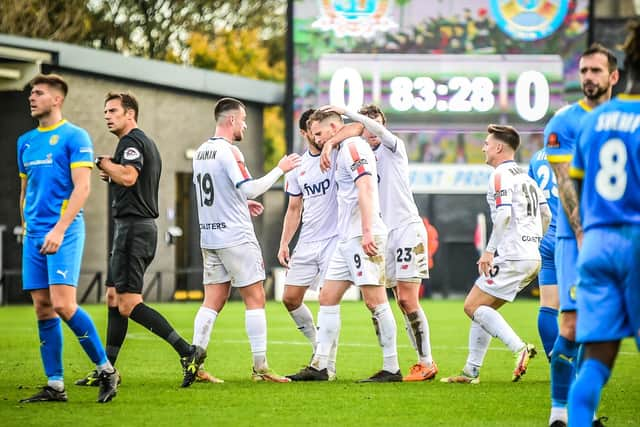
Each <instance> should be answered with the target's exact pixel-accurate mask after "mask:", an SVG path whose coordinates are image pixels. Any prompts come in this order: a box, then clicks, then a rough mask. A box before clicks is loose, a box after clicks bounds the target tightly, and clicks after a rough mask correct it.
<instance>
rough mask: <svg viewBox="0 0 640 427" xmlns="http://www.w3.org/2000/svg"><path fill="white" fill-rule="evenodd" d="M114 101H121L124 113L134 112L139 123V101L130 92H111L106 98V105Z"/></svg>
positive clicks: (134, 116)
mask: <svg viewBox="0 0 640 427" xmlns="http://www.w3.org/2000/svg"><path fill="white" fill-rule="evenodd" d="M112 99H119V100H120V103H121V104H122V108H124V111H127V110H133V113H134V114H133V118H134V120H135V121H136V122H137V121H138V100H137V99H136V98H135V96H133V95H132V94H131V93H129V92H109V93H107V95H106V96H105V97H104V103H105V104H106V103H107V102H109V101H111V100H112Z"/></svg>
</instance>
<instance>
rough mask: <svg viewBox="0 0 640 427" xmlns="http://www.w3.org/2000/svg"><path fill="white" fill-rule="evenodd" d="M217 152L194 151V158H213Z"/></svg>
mask: <svg viewBox="0 0 640 427" xmlns="http://www.w3.org/2000/svg"><path fill="white" fill-rule="evenodd" d="M217 154H218V150H202V151H196V154H195V159H196V160H215V159H216V155H217Z"/></svg>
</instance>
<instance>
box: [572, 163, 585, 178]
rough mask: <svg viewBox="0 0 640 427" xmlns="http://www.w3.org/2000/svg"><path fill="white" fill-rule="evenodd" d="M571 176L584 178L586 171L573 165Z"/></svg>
mask: <svg viewBox="0 0 640 427" xmlns="http://www.w3.org/2000/svg"><path fill="white" fill-rule="evenodd" d="M569 177H571V178H578V179H582V178H584V171H583V170H582V169H578V168H574V167H573V166H572V167H570V168H569Z"/></svg>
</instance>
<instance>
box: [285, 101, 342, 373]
mask: <svg viewBox="0 0 640 427" xmlns="http://www.w3.org/2000/svg"><path fill="white" fill-rule="evenodd" d="M314 111H315V110H313V109H309V110H306V111H305V112H303V113H302V115H301V116H300V122H299V125H300V126H299V127H300V135H301V136H302V138H304V139H305V140H306V141H307V148H308V149H307V151H306V152H305V153H304V154H303V155H302V162H301V164H300V166H299V167H298V168H296V169H294V170H292V171H291V172H289V173H288V174H287V175H286V176H285V192H286V193H287V194H288V196H289V204H288V206H287V212H286V213H285V216H284V224H283V227H282V236H281V238H280V248H279V249H278V260H279V261H280V264H282V266H283V267H286V268H287V275H286V279H285V286H284V293H283V295H282V302H283V304H284V305H285V307H286V309H287V311H288V312H289V315H290V316H291V318H292V319H293V321H294V322H295V324H296V326H297V327H298V330H299V331H300V332H301V333H302V334H303V335H304V336H305V337H307V339H308V340H309V342H310V343H311V345H312V347H313V350H314V352H315V348H316V325H315V324H314V321H313V314H311V310H309V307H307V305H306V304H304V302H303V299H304V294H305V292H306V291H307V289H311V290H314V291H317V290H318V289H319V287H320V284H321V281H322V280H323V279H324V274H325V272H326V269H327V266H328V265H329V259H330V258H331V254H332V253H333V250H334V248H335V245H336V242H337V236H338V232H337V229H336V226H337V217H336V214H337V212H338V200H337V198H336V185H335V178H334V169H330V170H328V171H326V172H322V171H321V170H320V151H321V149H322V147H321V146H320V145H318V144H316V142H315V141H314V139H313V137H312V135H311V133H310V132H308V129H307V120H309V117H310V116H311V114H313V112H314ZM301 222H302V225H301V228H300V235H299V236H298V242H297V244H296V247H295V249H294V250H293V253H292V254H291V256H290V254H289V243H290V242H291V239H292V238H293V236H294V234H295V232H296V230H297V229H298V226H300V224H301ZM336 350H337V340H336V342H335V343H334V345H333V347H332V351H331V354H330V356H329V365H328V373H329V379H330V380H333V379H335V378H336V366H335V362H336Z"/></svg>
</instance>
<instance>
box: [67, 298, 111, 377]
mask: <svg viewBox="0 0 640 427" xmlns="http://www.w3.org/2000/svg"><path fill="white" fill-rule="evenodd" d="M67 325H69V327H70V328H71V330H72V331H73V333H74V334H76V336H77V337H78V341H80V345H81V346H82V348H83V349H84V351H85V353H87V355H88V356H89V358H91V360H92V361H93V363H95V364H96V365H103V364H105V363H106V362H107V354H106V353H105V351H104V346H103V345H102V342H101V341H100V335H98V331H97V330H96V325H95V324H94V323H93V320H91V317H89V314H87V312H86V311H84V310H83V309H82V308H81V307H78V309H77V310H76V312H75V313H74V314H73V316H71V319H69V320H68V321H67Z"/></svg>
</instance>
